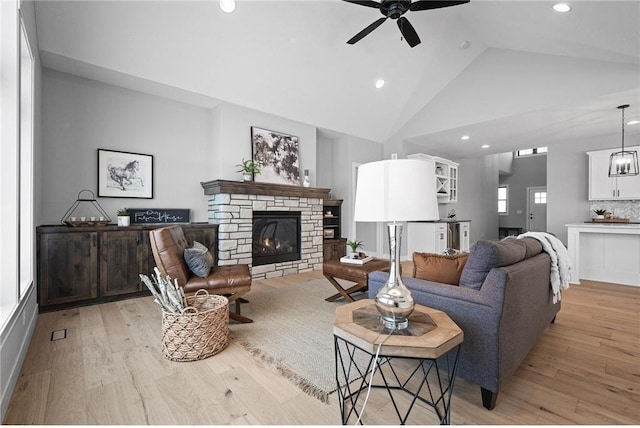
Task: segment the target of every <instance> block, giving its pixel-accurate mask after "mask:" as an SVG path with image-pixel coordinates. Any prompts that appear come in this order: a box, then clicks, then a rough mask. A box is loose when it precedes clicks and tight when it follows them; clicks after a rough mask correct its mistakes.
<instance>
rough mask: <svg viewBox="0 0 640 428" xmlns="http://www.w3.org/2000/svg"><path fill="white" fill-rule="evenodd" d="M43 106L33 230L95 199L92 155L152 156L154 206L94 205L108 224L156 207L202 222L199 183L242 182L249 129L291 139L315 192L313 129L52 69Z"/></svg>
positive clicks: (105, 201)
mask: <svg viewBox="0 0 640 428" xmlns="http://www.w3.org/2000/svg"><path fill="white" fill-rule="evenodd" d="M42 103H43V107H42V108H43V110H44V112H45V114H44V118H43V135H45V136H46V137H45V138H44V141H43V145H42V147H41V149H40V151H39V153H38V154H37V156H36V159H40V161H37V162H39V163H40V165H41V166H40V169H41V179H40V180H39V183H38V184H39V185H38V186H37V187H38V188H39V189H40V194H41V195H42V197H41V204H40V206H39V216H38V217H37V218H38V223H37V224H55V223H58V222H59V221H60V220H61V218H62V216H63V215H64V214H65V212H66V211H67V209H69V207H71V205H72V204H73V203H74V201H75V200H76V198H77V195H78V192H80V191H81V190H83V189H90V190H92V191H94V192H97V171H96V163H97V149H98V148H101V149H110V150H120V151H128V152H135V153H144V154H151V155H153V156H154V198H153V199H132V198H98V202H99V203H100V205H101V206H102V207H103V208H104V209H105V211H106V212H107V214H108V215H109V216H111V217H112V219H113V218H115V215H116V211H117V209H118V208H123V207H127V208H141V207H150V208H154V207H155V208H190V209H191V220H192V221H207V197H205V195H204V192H203V189H202V186H201V185H200V183H201V182H203V181H210V180H215V179H227V180H239V179H241V178H242V177H241V174H240V173H238V172H236V170H237V167H236V164H238V163H240V161H241V160H242V158H245V159H250V158H251V126H259V127H263V128H266V129H271V130H276V131H281V132H285V133H289V134H292V135H295V136H297V137H298V138H299V142H300V146H299V155H300V169H301V170H304V169H305V168H306V169H309V170H311V185H312V186H314V185H315V174H316V171H317V168H316V128H315V127H313V126H311V125H306V124H302V123H299V122H295V121H291V120H288V119H284V118H281V117H278V116H274V115H271V114H268V113H263V112H258V111H255V110H251V109H246V108H243V107H239V106H235V105H232V104H221V105H219V106H217V107H216V108H215V109H213V110H209V109H205V108H201V107H195V106H191V105H188V104H183V103H180V102H177V101H173V100H169V99H166V98H162V97H157V96H153V95H148V94H144V93H141V92H137V91H132V90H129V89H124V88H121V87H118V86H113V85H109V84H105V83H101V82H97V81H94V80H89V79H84V78H80V77H76V76H72V75H69V74H66V73H61V72H58V71H54V70H50V69H44V72H43V98H42ZM42 159H45V160H46V162H42V161H41V160H42ZM96 196H97V195H96ZM80 215H82V214H80Z"/></svg>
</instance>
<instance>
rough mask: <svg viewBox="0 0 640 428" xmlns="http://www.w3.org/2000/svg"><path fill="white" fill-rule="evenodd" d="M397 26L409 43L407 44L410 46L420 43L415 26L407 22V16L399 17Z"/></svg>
mask: <svg viewBox="0 0 640 428" xmlns="http://www.w3.org/2000/svg"><path fill="white" fill-rule="evenodd" d="M398 28H399V29H400V32H401V33H402V37H404V39H405V40H406V41H407V43H409V46H411V47H412V48H413V47H415V46H417V45H419V44H420V37H418V33H416V30H415V28H413V25H411V23H410V22H409V20H408V19H407V18H405V17H404V16H403V17H400V18H398Z"/></svg>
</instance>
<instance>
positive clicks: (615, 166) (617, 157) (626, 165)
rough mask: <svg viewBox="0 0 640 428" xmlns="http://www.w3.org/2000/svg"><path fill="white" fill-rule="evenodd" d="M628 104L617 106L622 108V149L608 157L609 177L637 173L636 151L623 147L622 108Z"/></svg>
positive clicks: (627, 175)
mask: <svg viewBox="0 0 640 428" xmlns="http://www.w3.org/2000/svg"><path fill="white" fill-rule="evenodd" d="M627 107H629V104H625V105H621V106H618V108H619V109H620V110H622V150H621V151H619V152H615V153H611V157H609V177H629V176H632V175H638V172H640V171H639V170H638V152H637V151H635V150H634V151H628V150H625V149H624V109H626V108H627Z"/></svg>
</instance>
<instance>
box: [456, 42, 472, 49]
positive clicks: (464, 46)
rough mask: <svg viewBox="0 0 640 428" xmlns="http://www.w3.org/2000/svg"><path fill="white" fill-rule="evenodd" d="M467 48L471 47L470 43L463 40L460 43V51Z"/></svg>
mask: <svg viewBox="0 0 640 428" xmlns="http://www.w3.org/2000/svg"><path fill="white" fill-rule="evenodd" d="M469 46H471V42H470V41H469V40H465V41H464V42H462V43H460V46H459V47H460V49H467V48H468V47H469Z"/></svg>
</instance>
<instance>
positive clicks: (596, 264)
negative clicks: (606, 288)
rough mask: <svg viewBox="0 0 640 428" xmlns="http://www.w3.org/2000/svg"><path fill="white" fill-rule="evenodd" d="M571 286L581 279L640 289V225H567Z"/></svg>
mask: <svg viewBox="0 0 640 428" xmlns="http://www.w3.org/2000/svg"><path fill="white" fill-rule="evenodd" d="M566 226H567V249H568V253H569V263H570V265H571V272H570V274H571V280H570V283H571V284H580V280H581V279H588V280H592V281H602V282H610V283H614V284H624V285H633V286H636V287H638V286H640V224H638V223H635V224H634V223H573V224H567V225H566Z"/></svg>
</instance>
